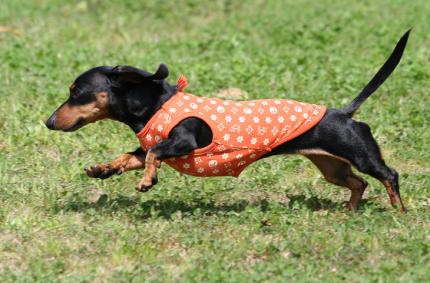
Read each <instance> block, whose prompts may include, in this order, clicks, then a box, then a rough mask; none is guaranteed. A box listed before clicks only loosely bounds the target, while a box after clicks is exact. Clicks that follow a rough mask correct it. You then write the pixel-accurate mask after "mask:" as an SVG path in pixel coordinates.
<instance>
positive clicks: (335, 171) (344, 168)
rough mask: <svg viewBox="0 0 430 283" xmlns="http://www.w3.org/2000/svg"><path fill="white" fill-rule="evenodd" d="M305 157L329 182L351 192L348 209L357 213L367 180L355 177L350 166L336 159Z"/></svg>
mask: <svg viewBox="0 0 430 283" xmlns="http://www.w3.org/2000/svg"><path fill="white" fill-rule="evenodd" d="M305 156H306V157H307V158H309V160H310V161H312V163H314V164H315V166H316V167H317V168H318V169H319V170H320V171H321V173H322V174H323V175H324V178H325V179H326V180H327V182H330V183H333V184H335V185H338V186H342V187H347V188H349V189H350V190H351V198H350V200H349V202H348V204H347V206H346V207H347V209H348V210H351V211H356V210H357V205H358V204H359V202H360V200H361V197H362V196H363V193H364V190H365V189H366V187H367V182H366V180H364V179H363V178H361V177H359V176H357V175H355V174H354V173H353V172H352V169H351V165H350V164H348V163H347V162H345V161H343V160H341V159H338V158H336V157H333V156H330V155H319V154H305Z"/></svg>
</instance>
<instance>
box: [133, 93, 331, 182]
mask: <svg viewBox="0 0 430 283" xmlns="http://www.w3.org/2000/svg"><path fill="white" fill-rule="evenodd" d="M184 101H185V102H186V103H185V104H184V103H183V102H184ZM185 105H186V106H187V107H185ZM325 109H326V108H325V107H324V106H319V105H314V104H307V103H302V102H295V101H292V100H281V99H263V100H251V101H246V102H232V101H229V100H225V101H224V100H220V99H217V98H205V97H196V96H194V95H191V94H188V93H179V95H177V96H175V98H174V99H172V101H170V100H169V101H168V102H167V103H166V104H165V105H163V108H162V109H161V110H160V111H159V112H157V113H159V114H156V115H154V116H155V117H157V119H153V120H152V122H151V126H150V127H149V126H147V127H145V128H144V130H142V132H141V133H142V134H141V133H139V134H138V135H137V136H138V137H139V140H140V143H141V147H142V149H143V150H144V151H146V152H147V151H149V149H150V148H151V147H152V146H154V145H155V144H157V143H158V142H161V140H162V138H161V137H166V136H168V134H169V133H168V132H167V130H169V129H172V128H173V127H172V125H169V126H167V125H168V124H170V123H171V122H172V121H175V123H176V124H177V123H179V121H181V120H180V119H179V120H178V119H177V118H178V117H180V116H179V115H184V116H183V117H184V118H183V119H185V118H186V117H190V115H193V116H194V117H207V118H205V119H203V120H204V121H206V123H208V124H209V126H210V127H211V129H212V132H213V135H214V136H213V146H208V149H207V150H206V151H205V150H203V151H201V150H198V151H196V152H195V153H193V152H192V153H190V154H189V155H184V156H180V158H175V157H172V158H168V159H166V160H164V162H166V163H167V164H169V165H170V166H172V167H173V168H176V169H177V170H179V171H181V172H183V173H186V174H190V175H195V176H210V175H216V176H238V174H239V173H240V172H241V171H242V170H243V169H244V168H245V167H246V166H248V165H249V164H250V163H252V162H253V161H255V160H257V159H258V158H259V157H260V156H262V155H263V154H265V153H266V152H267V151H266V150H270V149H273V146H274V145H276V143H279V142H285V141H286V140H288V138H289V137H290V136H294V133H295V132H296V131H297V130H298V129H301V128H302V127H303V126H304V125H308V127H311V126H312V125H315V124H316V123H317V122H318V121H319V120H320V119H321V117H322V116H323V115H324V113H325ZM199 110H200V111H199ZM287 113H288V114H287ZM202 115H205V116H202ZM164 125H166V126H164ZM197 152H198V153H197Z"/></svg>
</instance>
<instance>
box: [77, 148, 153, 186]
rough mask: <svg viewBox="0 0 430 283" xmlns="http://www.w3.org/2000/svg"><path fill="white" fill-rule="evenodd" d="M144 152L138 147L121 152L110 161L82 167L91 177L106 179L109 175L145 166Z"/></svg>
mask: <svg viewBox="0 0 430 283" xmlns="http://www.w3.org/2000/svg"><path fill="white" fill-rule="evenodd" d="M145 158H146V153H145V152H144V151H143V150H142V149H141V148H140V147H139V148H138V149H136V150H135V151H133V152H128V153H125V154H122V155H121V156H120V157H118V158H117V159H115V160H114V161H112V162H108V163H105V164H101V165H95V166H89V167H86V168H84V170H85V171H86V172H87V175H88V176H90V177H92V178H100V179H106V178H109V177H110V176H112V175H114V174H117V175H121V174H122V173H124V172H126V171H130V170H135V169H140V168H145Z"/></svg>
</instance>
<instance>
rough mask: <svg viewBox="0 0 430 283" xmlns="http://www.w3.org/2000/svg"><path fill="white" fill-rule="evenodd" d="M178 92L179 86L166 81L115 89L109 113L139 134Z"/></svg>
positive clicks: (145, 82)
mask: <svg viewBox="0 0 430 283" xmlns="http://www.w3.org/2000/svg"><path fill="white" fill-rule="evenodd" d="M178 90H179V86H177V85H175V86H172V85H170V84H168V83H167V82H166V81H164V80H160V81H144V82H142V83H139V84H128V85H126V86H124V87H121V88H116V89H113V95H112V96H111V101H110V103H109V104H110V107H109V108H110V109H109V111H110V113H111V115H112V118H113V119H115V120H118V121H120V122H123V123H124V124H126V125H127V126H129V127H130V128H131V129H132V130H133V131H134V132H135V133H136V134H137V133H139V132H140V131H142V129H143V128H144V127H145V126H146V124H147V123H148V122H149V120H150V119H151V117H152V116H154V114H155V113H156V112H157V111H158V110H160V109H161V106H162V105H163V104H164V103H166V101H168V100H169V99H170V98H171V97H172V96H173V95H175V94H176V93H177V92H178Z"/></svg>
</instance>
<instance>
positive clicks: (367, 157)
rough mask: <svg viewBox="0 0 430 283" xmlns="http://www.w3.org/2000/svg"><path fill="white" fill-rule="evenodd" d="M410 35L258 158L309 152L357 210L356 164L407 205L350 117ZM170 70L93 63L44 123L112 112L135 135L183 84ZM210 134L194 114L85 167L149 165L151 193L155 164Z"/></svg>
mask: <svg viewBox="0 0 430 283" xmlns="http://www.w3.org/2000/svg"><path fill="white" fill-rule="evenodd" d="M408 36H409V31H408V32H407V33H406V34H405V35H404V36H403V37H402V38H401V39H400V41H399V42H398V43H397V46H396V47H395V49H394V51H393V53H392V54H391V56H390V57H389V58H388V60H387V61H386V62H385V64H384V65H383V66H382V68H381V69H380V70H379V71H378V73H377V74H376V75H375V76H374V77H373V79H372V80H371V81H370V82H369V83H368V84H367V85H366V87H364V89H363V90H362V91H361V92H360V94H359V95H358V96H357V97H356V98H355V99H354V100H353V101H352V102H351V103H350V104H348V105H347V106H345V107H342V108H340V109H332V108H327V110H326V112H325V114H324V116H323V117H322V119H321V120H320V121H319V122H318V123H317V124H316V125H315V126H313V127H312V128H311V129H310V130H308V131H307V132H305V133H303V134H301V135H299V136H297V137H295V138H293V139H291V140H289V141H287V142H285V143H283V144H280V145H279V146H277V147H276V148H274V149H273V150H272V151H271V152H268V153H266V154H264V155H263V156H261V157H260V158H265V157H269V156H272V155H279V154H301V155H304V156H305V157H307V158H308V159H310V160H311V161H312V162H313V163H314V164H315V165H316V166H317V168H318V169H319V170H320V171H321V172H322V174H323V175H324V177H325V179H326V180H327V181H328V182H331V183H333V184H336V185H338V186H343V187H347V188H349V189H350V190H351V198H350V200H349V202H348V204H347V208H348V209H349V210H353V211H355V210H356V209H357V205H358V203H359V202H360V200H361V198H362V195H363V192H364V190H365V189H366V187H367V185H368V184H367V182H366V181H365V180H364V179H363V178H361V177H359V176H357V175H356V174H354V173H353V171H352V169H351V168H352V166H353V167H355V168H356V169H357V170H358V171H359V172H361V173H364V174H367V175H370V176H372V177H373V178H376V179H377V180H379V181H381V183H382V184H383V185H384V186H385V188H386V190H387V192H388V195H389V197H390V199H391V203H392V205H396V204H399V205H400V209H401V211H406V207H405V206H404V205H403V203H402V199H401V198H400V191H399V175H398V173H397V172H396V171H395V170H394V169H392V168H391V167H389V166H388V165H386V164H385V161H384V159H383V158H382V155H381V151H380V149H379V147H378V144H377V143H376V141H375V139H374V138H373V137H372V134H371V131H370V127H369V126H368V125H367V124H366V123H363V122H357V121H355V120H353V119H352V116H353V114H354V112H355V111H356V110H357V109H358V108H359V107H360V105H361V104H362V103H363V102H364V101H365V100H366V99H367V98H368V97H369V96H370V95H371V94H372V93H373V92H375V91H376V90H377V89H378V87H379V86H380V85H381V84H382V83H383V82H384V81H385V80H386V79H387V78H388V77H389V76H390V74H391V73H392V72H393V71H394V69H395V68H396V66H397V64H398V63H399V61H400V59H401V57H402V55H403V51H404V48H405V46H406V43H407V40H408ZM168 74H169V72H168V69H167V67H166V65H164V64H161V65H160V66H159V67H158V70H157V71H156V73H155V74H152V73H149V72H146V71H143V70H140V69H138V68H134V67H130V66H117V67H109V66H101V67H95V68H92V69H90V70H88V71H86V72H84V73H82V74H81V75H79V76H78V77H77V78H76V79H75V81H74V82H73V83H72V84H71V85H70V87H69V88H70V95H69V97H68V99H67V101H66V102H65V103H64V104H63V105H61V106H60V107H59V108H58V109H57V110H56V111H55V112H54V113H53V114H52V116H51V117H50V118H49V119H48V120H47V121H46V126H47V127H48V128H49V129H51V130H61V131H64V132H72V131H76V130H77V129H79V128H81V127H83V126H85V125H87V124H89V123H93V122H96V121H99V120H102V119H106V118H108V119H112V120H117V121H120V122H123V123H125V124H126V125H128V126H129V127H130V128H131V129H132V130H133V131H134V132H135V133H136V134H137V133H139V132H141V131H142V129H144V128H145V126H146V125H147V123H148V122H149V120H150V119H151V118H152V117H153V116H154V114H155V113H157V111H159V110H160V109H161V107H162V105H163V104H165V103H166V102H167V101H168V100H169V99H171V98H172V97H173V96H174V95H175V94H176V93H177V92H178V90H179V86H178V85H170V84H168V83H167V82H166V81H165V79H166V78H167V76H168ZM212 137H213V133H212V131H211V128H210V127H209V126H208V124H207V123H206V122H204V121H203V120H202V119H199V118H197V117H189V118H186V119H184V120H182V121H181V122H180V123H178V124H177V125H176V126H175V127H174V128H173V129H172V130H171V131H170V133H169V135H168V138H166V139H164V140H163V141H162V142H160V143H158V144H156V145H154V146H153V147H152V148H150V149H149V151H147V150H145V151H144V150H143V149H142V148H141V147H139V148H138V149H136V150H135V151H134V152H130V153H126V154H123V155H121V156H119V157H118V158H117V159H115V160H114V161H112V162H109V163H105V164H102V165H96V166H91V167H87V168H85V171H86V173H87V175H88V176H90V177H93V178H100V179H106V178H108V177H110V176H112V175H113V174H118V175H119V174H121V173H123V172H126V171H129V170H134V169H140V168H145V169H146V171H145V174H144V176H143V178H142V180H141V181H140V183H139V184H138V186H137V188H136V189H137V190H139V191H147V190H148V189H149V188H151V187H152V186H153V185H155V184H156V183H157V182H158V180H157V174H156V170H157V168H159V167H160V165H161V162H162V161H163V160H166V159H168V158H170V159H174V157H179V156H185V155H188V154H192V153H193V151H195V150H196V149H201V148H204V147H206V146H208V145H209V144H211V142H212ZM260 158H259V159H260ZM166 161H167V160H166Z"/></svg>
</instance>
